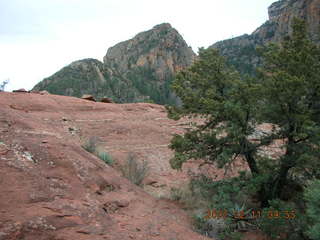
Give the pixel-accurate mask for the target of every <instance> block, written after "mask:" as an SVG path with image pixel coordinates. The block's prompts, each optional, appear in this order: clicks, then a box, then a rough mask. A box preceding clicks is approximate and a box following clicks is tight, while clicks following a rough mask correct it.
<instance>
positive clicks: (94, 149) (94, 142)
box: [82, 137, 114, 166]
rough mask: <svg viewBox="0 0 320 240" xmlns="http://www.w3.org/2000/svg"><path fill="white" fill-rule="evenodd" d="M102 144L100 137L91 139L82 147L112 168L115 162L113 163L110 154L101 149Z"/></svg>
mask: <svg viewBox="0 0 320 240" xmlns="http://www.w3.org/2000/svg"><path fill="white" fill-rule="evenodd" d="M100 142H101V140H100V138H99V137H90V138H89V139H87V140H86V141H85V142H84V143H83V144H82V147H83V148H84V149H85V150H86V151H87V152H89V153H92V154H94V155H95V156H97V157H98V158H100V159H101V160H102V161H104V162H105V163H106V164H108V165H110V166H111V165H113V162H114V161H113V159H112V157H111V156H110V154H108V153H107V152H105V151H102V150H100V149H99V144H100Z"/></svg>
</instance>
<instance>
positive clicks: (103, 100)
mask: <svg viewBox="0 0 320 240" xmlns="http://www.w3.org/2000/svg"><path fill="white" fill-rule="evenodd" d="M101 102H103V103H113V101H112V99H111V98H107V97H103V98H101Z"/></svg>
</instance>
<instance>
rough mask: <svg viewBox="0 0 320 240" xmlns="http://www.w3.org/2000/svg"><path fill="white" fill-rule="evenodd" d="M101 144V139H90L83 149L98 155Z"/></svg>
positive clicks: (83, 145)
mask: <svg viewBox="0 0 320 240" xmlns="http://www.w3.org/2000/svg"><path fill="white" fill-rule="evenodd" d="M99 143H100V139H99V137H90V138H89V139H87V140H86V141H85V142H84V143H83V144H82V147H83V148H84V149H85V150H86V151H87V152H90V153H97V148H98V145H99Z"/></svg>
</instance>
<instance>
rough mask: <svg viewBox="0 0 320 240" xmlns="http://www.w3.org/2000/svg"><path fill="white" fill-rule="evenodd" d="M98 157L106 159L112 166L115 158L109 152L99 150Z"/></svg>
mask: <svg viewBox="0 0 320 240" xmlns="http://www.w3.org/2000/svg"><path fill="white" fill-rule="evenodd" d="M98 157H99V158H100V159H101V160H102V161H104V162H105V163H106V164H108V165H110V166H112V165H113V162H114V161H113V159H112V157H111V156H110V154H108V153H107V152H103V151H98Z"/></svg>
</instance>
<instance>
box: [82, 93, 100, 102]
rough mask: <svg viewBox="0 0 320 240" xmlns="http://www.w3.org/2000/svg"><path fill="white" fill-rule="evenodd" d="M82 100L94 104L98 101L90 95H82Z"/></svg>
mask: <svg viewBox="0 0 320 240" xmlns="http://www.w3.org/2000/svg"><path fill="white" fill-rule="evenodd" d="M81 99H84V100H89V101H93V102H95V101H96V100H95V99H94V97H93V96H92V95H89V94H84V95H82V97H81Z"/></svg>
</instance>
